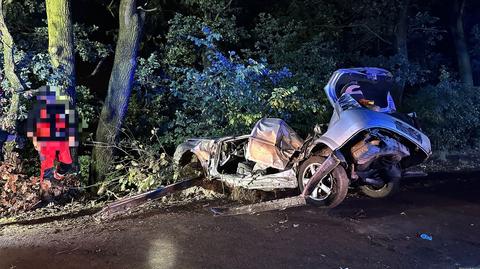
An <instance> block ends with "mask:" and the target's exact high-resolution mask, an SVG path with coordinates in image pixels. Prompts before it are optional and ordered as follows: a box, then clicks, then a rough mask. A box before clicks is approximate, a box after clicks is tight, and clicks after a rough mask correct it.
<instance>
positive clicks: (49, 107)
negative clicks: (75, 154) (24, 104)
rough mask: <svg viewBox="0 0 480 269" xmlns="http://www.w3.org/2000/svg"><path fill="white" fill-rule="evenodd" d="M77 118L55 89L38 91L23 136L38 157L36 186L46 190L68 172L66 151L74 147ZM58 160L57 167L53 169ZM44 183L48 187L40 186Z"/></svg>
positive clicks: (65, 98)
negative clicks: (25, 133)
mask: <svg viewBox="0 0 480 269" xmlns="http://www.w3.org/2000/svg"><path fill="white" fill-rule="evenodd" d="M77 119H78V116H77V113H76V111H75V110H74V109H72V106H71V105H70V103H69V98H68V96H67V95H66V94H65V93H63V92H62V90H61V88H60V87H58V86H44V87H41V88H40V89H39V90H38V93H37V95H36V102H35V104H34V105H33V108H32V110H31V111H30V113H29V116H28V120H27V136H28V137H30V138H31V139H32V142H33V145H34V146H35V149H37V151H38V152H39V155H40V162H41V165H40V183H41V184H42V188H44V189H48V188H49V187H50V186H51V185H52V183H59V181H60V180H62V179H63V178H64V177H65V175H66V174H67V173H69V172H70V170H71V169H72V163H73V161H72V157H71V155H70V147H77V146H78V134H77V123H78V120H77ZM57 156H58V165H57V166H56V167H54V165H55V160H56V159H57ZM44 180H48V181H49V183H50V184H48V183H47V184H44V183H45V182H44Z"/></svg>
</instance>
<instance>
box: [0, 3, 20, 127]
mask: <svg viewBox="0 0 480 269" xmlns="http://www.w3.org/2000/svg"><path fill="white" fill-rule="evenodd" d="M0 33H1V35H2V36H1V38H2V42H3V68H4V72H5V77H6V78H7V81H8V83H9V86H10V88H11V89H12V90H13V91H12V96H11V98H10V108H9V109H8V112H7V115H5V117H4V118H3V119H2V126H1V128H2V129H4V130H6V131H8V132H11V133H13V132H15V126H16V122H17V116H18V115H17V114H18V109H19V107H20V93H19V92H20V91H23V89H24V88H23V85H22V83H21V81H20V79H19V78H18V76H17V74H16V73H15V61H14V59H13V47H14V43H13V38H12V35H10V32H9V31H8V28H7V25H6V24H5V16H4V8H3V0H0Z"/></svg>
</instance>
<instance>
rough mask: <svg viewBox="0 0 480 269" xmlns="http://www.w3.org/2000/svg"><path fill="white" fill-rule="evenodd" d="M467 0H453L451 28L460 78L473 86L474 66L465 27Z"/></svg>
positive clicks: (467, 84)
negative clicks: (464, 17) (464, 16)
mask: <svg viewBox="0 0 480 269" xmlns="http://www.w3.org/2000/svg"><path fill="white" fill-rule="evenodd" d="M465 2H466V0H454V1H453V13H452V16H453V18H452V22H451V25H450V30H451V33H452V38H453V43H454V45H455V51H456V53H457V61H458V72H459V73H460V78H461V80H462V82H463V83H464V84H465V85H466V86H473V74H472V66H471V63H470V55H469V54H468V47H467V41H466V39H465V32H464V28H463V14H464V10H465Z"/></svg>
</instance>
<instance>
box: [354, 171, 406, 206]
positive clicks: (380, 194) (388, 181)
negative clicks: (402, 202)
mask: <svg viewBox="0 0 480 269" xmlns="http://www.w3.org/2000/svg"><path fill="white" fill-rule="evenodd" d="M401 173H402V171H401V168H400V166H399V165H398V164H396V165H392V166H391V167H389V168H386V169H385V170H384V171H383V178H384V181H385V184H384V185H383V186H380V187H375V186H372V185H363V186H360V190H361V191H362V192H363V194H365V195H366V196H368V197H371V198H385V197H389V196H392V195H394V194H395V193H397V192H398V190H399V189H400V179H401V177H402V176H401Z"/></svg>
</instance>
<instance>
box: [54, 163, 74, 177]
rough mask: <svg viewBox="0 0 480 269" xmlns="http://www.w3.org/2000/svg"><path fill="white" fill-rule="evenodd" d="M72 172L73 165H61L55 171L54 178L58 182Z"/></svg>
mask: <svg viewBox="0 0 480 269" xmlns="http://www.w3.org/2000/svg"><path fill="white" fill-rule="evenodd" d="M70 170H72V164H66V163H62V162H61V163H59V164H58V165H57V169H56V170H55V171H54V177H55V179H57V180H62V179H64V178H65V176H66V175H67V174H68V173H69V172H70Z"/></svg>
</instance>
